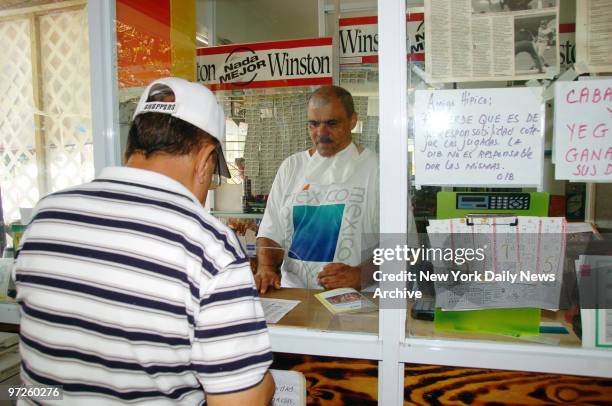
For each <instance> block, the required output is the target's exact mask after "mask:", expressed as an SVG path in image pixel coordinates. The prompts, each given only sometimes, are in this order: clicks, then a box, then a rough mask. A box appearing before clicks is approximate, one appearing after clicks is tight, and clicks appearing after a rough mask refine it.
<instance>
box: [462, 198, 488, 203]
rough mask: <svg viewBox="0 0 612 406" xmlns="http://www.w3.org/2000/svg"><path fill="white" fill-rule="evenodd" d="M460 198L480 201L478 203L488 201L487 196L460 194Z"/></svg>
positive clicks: (463, 200) (464, 200)
mask: <svg viewBox="0 0 612 406" xmlns="http://www.w3.org/2000/svg"><path fill="white" fill-rule="evenodd" d="M459 199H460V200H461V201H462V202H466V203H467V202H478V203H482V202H486V201H487V196H459Z"/></svg>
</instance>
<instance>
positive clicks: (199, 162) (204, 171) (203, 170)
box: [194, 144, 216, 183]
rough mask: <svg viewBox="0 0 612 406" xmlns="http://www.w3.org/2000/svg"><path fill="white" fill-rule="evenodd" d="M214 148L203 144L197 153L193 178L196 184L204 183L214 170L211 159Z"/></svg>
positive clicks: (214, 163)
mask: <svg viewBox="0 0 612 406" xmlns="http://www.w3.org/2000/svg"><path fill="white" fill-rule="evenodd" d="M214 152H215V146H214V145H212V144H204V145H203V146H202V147H201V148H200V150H199V151H198V153H197V154H196V160H195V168H194V170H195V178H196V180H197V181H198V183H204V181H205V180H206V178H207V177H208V176H210V175H212V173H213V172H214V170H215V165H216V162H215V160H214V159H213V157H214Z"/></svg>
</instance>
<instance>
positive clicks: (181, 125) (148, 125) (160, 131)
mask: <svg viewBox="0 0 612 406" xmlns="http://www.w3.org/2000/svg"><path fill="white" fill-rule="evenodd" d="M174 100H175V98H174V92H172V90H171V89H170V88H169V87H168V86H165V85H155V86H153V87H152V88H151V90H150V93H149V97H148V98H147V102H152V101H159V102H173V101H174ZM204 143H210V144H213V145H217V144H219V141H217V139H216V138H214V137H213V136H211V135H210V134H208V133H207V132H206V131H204V130H202V129H200V128H198V127H196V126H194V125H193V124H190V123H188V122H186V121H184V120H181V119H180V118H176V117H173V116H171V115H170V114H165V113H142V114H139V115H138V116H136V118H134V121H133V122H132V126H131V127H130V132H129V134H128V139H127V146H126V149H125V156H126V158H127V157H129V156H130V155H132V154H134V153H136V152H140V153H142V154H143V155H144V156H145V158H149V157H150V156H151V155H154V154H156V153H165V154H169V155H188V154H190V153H192V152H195V151H197V150H198V149H199V148H201V147H202V145H203V144H204Z"/></svg>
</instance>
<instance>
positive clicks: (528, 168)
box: [406, 0, 611, 348]
mask: <svg viewBox="0 0 612 406" xmlns="http://www.w3.org/2000/svg"><path fill="white" fill-rule="evenodd" d="M416 3H417V2H407V9H408V17H407V20H408V21H409V22H410V21H411V20H416V19H417V17H416V15H419V17H418V18H420V13H422V12H424V13H425V16H424V19H423V20H424V21H423V22H424V24H425V29H424V32H425V38H426V39H425V41H426V44H425V45H424V47H423V48H424V49H425V50H426V52H427V57H426V59H425V61H424V64H423V62H421V61H419V60H417V59H416V58H415V57H414V56H413V55H414V54H411V55H410V56H409V66H408V68H409V71H408V72H407V75H408V78H409V79H408V83H409V87H408V90H407V92H408V99H409V106H408V110H407V117H408V120H409V122H410V129H409V133H408V138H409V150H408V153H409V155H410V161H411V166H410V167H409V168H408V170H409V171H410V174H411V184H412V185H411V188H410V195H411V204H410V210H412V214H413V215H414V216H413V218H414V224H413V230H415V237H416V239H415V241H416V245H415V246H414V248H415V249H420V250H421V253H425V254H426V255H419V254H417V253H416V251H411V253H413V254H415V255H414V256H413V258H412V259H413V260H412V261H409V262H411V265H410V266H408V265H406V270H407V271H408V272H409V273H410V274H411V275H412V278H413V281H412V282H409V283H408V284H407V286H408V289H409V290H411V291H414V292H419V294H421V295H422V298H419V299H417V300H411V301H409V304H408V309H407V324H406V337H407V339H411V338H430V339H449V340H464V341H470V342H473V341H487V342H491V343H506V344H516V345H518V344H528V345H533V344H536V345H542V346H549V347H558V346H560V347H570V348H580V347H592V346H593V343H592V340H593V334H595V329H596V325H598V323H601V322H602V321H603V320H604V319H603V318H602V319H601V320H599V321H597V322H594V321H593V319H592V318H593V317H595V316H594V314H595V313H594V312H595V310H593V309H594V308H595V307H598V306H599V309H600V311H603V312H605V311H606V310H605V309H608V308H609V307H607V306H609V304H606V303H609V302H610V300H609V296H610V295H609V293H605V292H599V293H597V292H595V289H594V288H593V287H592V286H591V287H589V284H591V283H595V282H594V280H602V278H604V279H605V278H606V276H604V275H605V274H607V272H608V270H609V269H610V262H609V258H610V256H609V255H610V252H611V250H610V247H611V245H610V236H609V235H606V232H607V231H608V230H609V221H608V214H607V212H608V210H607V206H608V205H605V204H604V205H603V206H602V205H601V202H603V201H604V200H605V199H609V198H610V190H609V188H608V185H607V184H606V183H603V184H601V185H600V184H597V185H595V184H593V183H588V182H584V181H580V179H578V180H577V179H576V177H572V181H571V182H570V181H568V180H567V178H564V177H563V176H560V175H559V168H558V166H560V165H561V164H562V163H563V162H560V161H559V159H560V158H559V157H558V156H559V155H557V156H556V154H557V153H558V151H556V150H555V148H556V149H557V150H558V149H559V148H560V145H562V144H559V142H558V141H559V138H560V137H564V136H566V133H567V131H565V126H563V127H561V125H560V124H559V122H558V118H559V113H557V115H556V116H555V107H557V108H559V106H555V102H557V104H560V103H561V102H560V101H557V100H558V99H557V97H559V94H560V93H557V95H555V93H554V89H555V83H554V82H555V81H557V85H559V83H558V82H563V81H567V80H572V79H574V78H575V77H576V76H577V74H576V73H575V72H574V71H573V68H572V63H574V62H575V61H576V60H575V42H574V41H575V39H574V29H575V22H576V20H575V18H576V7H577V4H576V2H574V1H567V2H565V1H564V2H561V1H533V2H514V3H513V2H503V1H489V2H479V1H457V2H454V1H453V2H449V1H441V0H440V1H437V0H432V1H425V2H421V3H420V4H416ZM519 3H521V4H519ZM415 6H417V7H418V6H423V8H420V9H414V7H415ZM411 13H412V14H413V15H415V16H414V18H412V19H411V18H410V15H411ZM408 24H410V23H408ZM408 37H409V38H408V40H409V46H410V49H411V50H415V49H417V45H418V44H419V41H420V39H422V38H420V37H419V36H418V34H416V33H414V32H411V31H410V28H408ZM591 76H594V75H591ZM598 76H601V74H600V75H598ZM604 76H605V74H604ZM591 79H597V78H593V77H588V75H583V77H580V78H579V79H578V80H583V81H585V83H586V81H587V80H591ZM599 79H604V80H605V77H604V78H601V77H599ZM529 106H531V107H529ZM587 114H591V113H587ZM593 114H595V113H593ZM556 119H557V120H556ZM585 119H586V120H587V121H588V118H585ZM591 147H592V148H595V144H594V141H593V140H591V141H585V142H584V143H583V144H582V147H581V148H587V149H588V148H591ZM585 150H586V149H585ZM567 157H568V155H566V157H565V161H567V160H568V159H573V158H571V156H570V157H569V158H567ZM591 158H592V157H589V158H587V157H586V156H584V155H583V159H582V158H581V159H579V160H580V162H586V161H589V160H590V159H591ZM577 161H578V159H574V160H573V161H572V162H577ZM567 162H570V161H567ZM580 166H581V165H579V166H578V167H580ZM604 182H605V181H604ZM436 250H440V251H436ZM441 250H446V251H444V252H445V253H447V252H448V253H449V256H448V258H436V257H435V255H434V258H432V257H431V255H427V254H435V253H436V252H439V253H441V252H442V251H441ZM458 250H460V252H459V251H458ZM466 250H476V254H477V255H478V254H481V255H480V256H479V257H478V258H476V259H468V260H465V259H461V258H459V257H460V255H458V254H462V255H463V254H465V253H466V252H467V251H466ZM457 258H459V259H461V261H459V262H458V261H457ZM596 268H597V270H595V269H596ZM592 274H596V275H597V276H596V277H593V276H591V275H592ZM544 275H546V276H544ZM446 277H448V280H446V279H445V278H446ZM544 278H551V279H550V280H548V279H546V280H545V279H544ZM598 278H599V279H598ZM597 295H599V301H598V302H596V300H589V299H588V298H589V297H591V296H597ZM606 301H607V302H606ZM595 302H596V303H597V304H596V303H595ZM585 317H586V318H587V319H586V320H585ZM598 317H599V316H598ZM600 328H602V327H600ZM603 346H605V345H603ZM517 348H518V347H517Z"/></svg>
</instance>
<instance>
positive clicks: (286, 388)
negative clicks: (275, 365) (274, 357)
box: [270, 369, 306, 406]
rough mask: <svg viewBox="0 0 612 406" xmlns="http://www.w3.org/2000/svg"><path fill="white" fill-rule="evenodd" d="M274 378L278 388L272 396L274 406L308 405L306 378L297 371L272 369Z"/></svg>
mask: <svg viewBox="0 0 612 406" xmlns="http://www.w3.org/2000/svg"><path fill="white" fill-rule="evenodd" d="M270 373H271V374H272V377H273V378H274V383H275V384H276V390H275V391H274V397H273V398H272V402H271V405H272V406H303V405H306V378H304V374H302V373H301V372H297V371H283V370H280V369H270Z"/></svg>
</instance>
